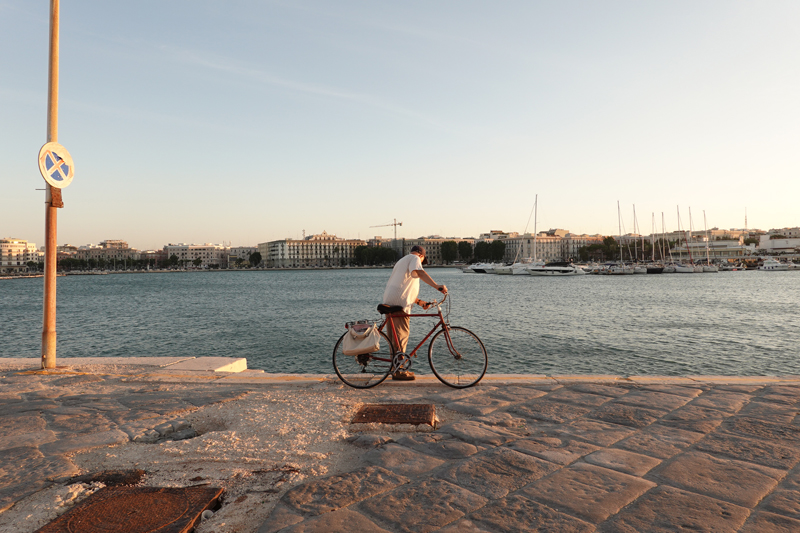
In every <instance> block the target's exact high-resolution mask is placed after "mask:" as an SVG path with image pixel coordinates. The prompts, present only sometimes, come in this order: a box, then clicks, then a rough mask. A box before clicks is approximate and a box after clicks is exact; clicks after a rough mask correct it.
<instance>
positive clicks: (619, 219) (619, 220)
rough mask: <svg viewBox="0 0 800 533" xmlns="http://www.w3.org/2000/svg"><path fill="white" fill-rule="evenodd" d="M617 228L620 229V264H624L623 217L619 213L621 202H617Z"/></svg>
mask: <svg viewBox="0 0 800 533" xmlns="http://www.w3.org/2000/svg"><path fill="white" fill-rule="evenodd" d="M617 226H618V229H619V262H620V263H621V262H622V215H621V214H620V212H619V200H617Z"/></svg>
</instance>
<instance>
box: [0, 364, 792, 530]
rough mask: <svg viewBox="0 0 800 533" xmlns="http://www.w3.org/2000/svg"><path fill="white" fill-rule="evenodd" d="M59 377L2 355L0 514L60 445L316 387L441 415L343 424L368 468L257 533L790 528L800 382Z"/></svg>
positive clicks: (128, 433) (136, 432)
mask: <svg viewBox="0 0 800 533" xmlns="http://www.w3.org/2000/svg"><path fill="white" fill-rule="evenodd" d="M60 372H61V373H59V372H54V373H46V374H41V373H38V372H33V371H27V372H26V371H22V372H21V371H19V369H18V368H17V369H8V368H5V367H3V366H2V360H0V512H2V511H3V510H5V509H8V508H9V507H10V506H12V505H13V504H14V503H15V502H18V501H20V500H21V499H23V498H25V497H26V496H28V495H30V494H33V493H35V492H37V491H39V490H41V489H43V488H46V487H47V486H49V485H50V484H52V483H53V482H56V481H63V480H64V479H66V478H68V477H70V476H72V475H75V474H77V473H78V472H77V469H76V467H75V465H74V464H73V463H72V461H71V460H70V454H72V453H76V452H81V451H84V450H88V449H91V448H97V447H106V446H119V445H125V444H126V443H130V442H154V441H158V440H163V439H170V438H172V439H180V438H188V437H191V436H192V432H193V429H192V428H191V427H188V426H187V424H186V421H185V420H184V419H183V418H182V417H181V413H185V412H186V411H190V410H193V409H196V408H199V407H203V406H207V405H211V404H213V403H216V402H221V401H229V400H235V399H237V398H240V397H242V396H244V395H245V394H246V393H247V392H248V391H253V390H258V389H262V390H263V389H264V388H270V387H274V386H276V385H278V384H280V386H287V383H288V384H289V385H288V386H291V387H295V388H297V389H298V390H302V389H304V388H309V394H313V392H312V390H311V387H312V386H313V387H315V389H313V390H319V387H320V385H321V384H320V381H322V386H323V387H324V388H325V389H330V390H331V391H335V392H336V394H341V397H342V398H346V399H347V400H350V401H352V400H355V401H357V402H363V403H385V402H398V403H432V404H434V405H435V406H436V408H437V411H438V412H439V413H440V417H441V418H442V420H443V421H444V423H443V425H442V426H441V427H439V428H438V429H437V430H435V431H422V430H420V431H415V430H408V431H400V432H389V431H383V429H384V428H378V429H375V428H372V429H370V430H369V431H363V429H364V428H359V427H355V426H354V428H353V432H352V435H351V437H350V438H349V440H350V443H351V445H352V446H354V447H356V448H358V449H360V450H363V453H362V455H361V457H362V458H363V462H362V463H360V464H354V465H353V468H352V470H350V471H345V472H341V471H340V473H337V474H336V475H332V476H328V477H316V478H310V479H308V480H307V481H306V482H304V483H302V484H300V485H296V486H294V487H292V488H291V489H289V490H288V491H287V492H285V493H283V494H282V495H281V497H280V499H279V500H278V503H277V504H276V505H275V506H274V508H273V509H272V510H271V512H270V514H269V516H268V518H267V519H266V521H265V522H264V523H263V525H262V526H261V527H260V529H258V531H259V532H260V533H273V532H278V531H281V532H315V531H320V532H321V531H325V532H330V531H359V532H371V531H376V532H377V531H392V532H394V531H397V532H406V531H413V532H418V531H419V532H428V531H441V532H456V531H458V532H462V531H463V532H486V533H500V532H506V531H509V532H510V531H515V532H516V531H556V532H572V531H575V532H584V531H586V532H590V531H599V532H642V531H648V532H660V531H665V532H666V531H709V532H711V531H720V532H722V531H731V532H734V531H739V532H758V533H770V532H778V531H794V532H797V531H800V467H798V463H799V462H800V418H798V414H799V413H800V378H731V377H723V378H713V377H693V378H652V377H649V378H647V377H645V378H637V377H631V378H617V377H603V376H593V377H592V376H590V377H579V376H573V377H568V376H564V377H553V378H546V377H542V376H539V377H519V376H516V377H513V376H507V377H499V376H488V377H487V378H486V379H484V381H483V382H482V383H481V384H479V385H478V386H476V387H473V388H471V389H466V390H454V389H450V388H447V387H445V386H443V385H441V384H439V383H438V382H437V381H435V380H432V379H420V380H418V381H416V382H412V383H398V382H388V383H384V384H382V385H380V386H378V387H377V388H376V389H371V390H364V391H362V390H354V389H350V388H348V387H345V386H343V385H342V384H341V383H339V382H338V381H336V380H333V379H330V378H326V377H321V376H320V377H312V376H306V377H290V376H271V375H265V374H258V373H248V372H241V373H238V374H235V375H228V374H226V375H219V374H216V373H213V372H211V373H209V372H199V371H197V372H192V371H176V372H173V373H171V374H170V373H169V372H166V371H162V370H160V369H158V368H149V369H147V370H142V367H137V368H131V367H125V366H113V365H112V366H110V367H109V366H106V367H97V368H94V369H93V370H91V371H89V370H83V371H81V369H74V368H73V369H71V370H66V371H60ZM298 409H302V405H298ZM330 416H331V417H340V416H341V413H339V412H337V410H336V409H335V408H332V409H331V415H330ZM235 504H236V502H232V503H231V505H235ZM242 533H246V532H242Z"/></svg>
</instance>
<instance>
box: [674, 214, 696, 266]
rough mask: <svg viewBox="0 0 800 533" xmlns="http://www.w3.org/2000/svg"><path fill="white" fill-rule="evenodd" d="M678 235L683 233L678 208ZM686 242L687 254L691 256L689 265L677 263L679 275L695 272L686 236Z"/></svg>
mask: <svg viewBox="0 0 800 533" xmlns="http://www.w3.org/2000/svg"><path fill="white" fill-rule="evenodd" d="M677 209H678V233H683V230H682V229H681V208H680V207H678V208H677ZM683 238H684V240H685V241H686V252H687V253H688V254H689V264H688V265H687V264H686V263H683V262H680V263H675V272H677V273H678V274H691V273H693V272H694V267H693V266H692V264H691V263H692V251H691V250H690V249H689V238H688V237H687V236H686V234H684V236H683Z"/></svg>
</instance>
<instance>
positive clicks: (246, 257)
mask: <svg viewBox="0 0 800 533" xmlns="http://www.w3.org/2000/svg"><path fill="white" fill-rule="evenodd" d="M257 251H258V247H256V246H233V247H231V248H228V266H227V268H234V267H235V266H236V262H237V261H244V262H247V266H250V263H249V261H250V256H251V255H253V254H254V253H256V252H257ZM261 261H262V262H263V261H264V258H263V255H262V258H261Z"/></svg>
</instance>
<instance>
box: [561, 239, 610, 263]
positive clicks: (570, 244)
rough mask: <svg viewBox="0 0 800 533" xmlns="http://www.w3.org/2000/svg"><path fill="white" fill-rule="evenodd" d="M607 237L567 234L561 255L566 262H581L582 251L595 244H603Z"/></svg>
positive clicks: (563, 241)
mask: <svg viewBox="0 0 800 533" xmlns="http://www.w3.org/2000/svg"><path fill="white" fill-rule="evenodd" d="M603 239H605V236H603V235H600V234H599V233H597V234H594V235H579V234H577V233H567V234H566V235H564V238H563V240H562V241H561V255H562V257H563V258H564V261H579V260H580V249H581V248H583V247H585V246H591V245H593V244H603Z"/></svg>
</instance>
